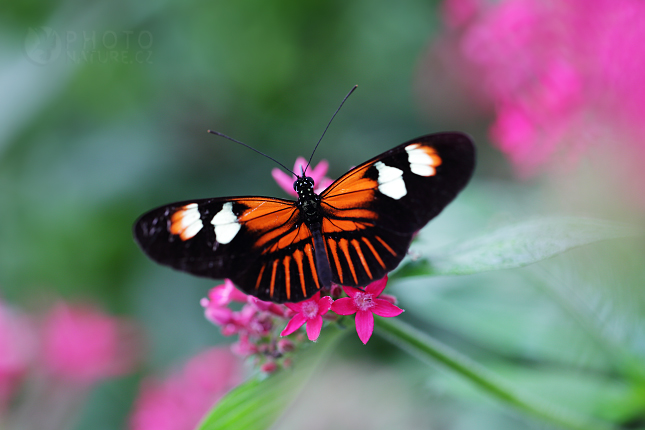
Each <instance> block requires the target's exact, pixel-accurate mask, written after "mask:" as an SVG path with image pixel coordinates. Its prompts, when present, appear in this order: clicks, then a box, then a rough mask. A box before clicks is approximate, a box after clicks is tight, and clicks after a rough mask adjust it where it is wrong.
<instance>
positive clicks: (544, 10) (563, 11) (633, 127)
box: [429, 0, 645, 180]
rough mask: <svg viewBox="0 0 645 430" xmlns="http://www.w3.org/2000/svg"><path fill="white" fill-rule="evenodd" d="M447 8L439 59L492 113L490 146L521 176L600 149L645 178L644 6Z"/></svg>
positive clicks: (598, 1)
mask: <svg viewBox="0 0 645 430" xmlns="http://www.w3.org/2000/svg"><path fill="white" fill-rule="evenodd" d="M443 11H444V19H445V21H446V22H447V23H448V30H447V31H446V33H445V35H444V37H443V39H442V40H441V41H440V43H439V45H437V46H436V48H437V49H436V50H435V51H433V52H434V53H435V54H436V55H438V56H439V59H438V60H439V62H441V63H443V65H442V67H443V68H444V69H446V70H447V73H448V74H449V75H450V76H451V78H453V79H455V80H456V81H457V83H458V84H459V85H460V87H465V88H466V89H467V91H468V92H469V93H470V95H471V100H473V99H475V100H479V101H482V102H484V104H485V105H486V106H488V107H489V108H490V109H492V110H493V114H494V121H493V125H492V127H491V130H490V135H491V139H492V141H493V142H494V144H495V145H496V146H497V147H498V148H499V149H500V150H501V151H502V152H504V153H505V154H506V155H507V156H508V157H509V159H510V160H511V162H512V163H513V165H514V167H515V168H516V171H517V173H518V174H519V175H521V176H529V175H532V174H534V173H536V172H537V171H539V170H540V169H541V168H542V167H543V166H549V165H552V164H553V163H552V160H553V158H554V157H555V156H558V155H564V160H565V161H566V160H570V159H572V158H575V157H577V156H579V154H580V153H581V149H588V148H590V147H592V146H593V147H598V146H599V145H601V144H609V145H612V146H611V147H610V148H611V149H612V150H613V151H612V153H615V154H622V155H623V156H624V160H623V164H624V165H625V167H626V168H627V169H631V171H633V172H636V171H638V172H641V174H642V168H641V165H642V162H643V159H645V145H643V143H642V142H643V139H642V136H644V135H645V103H644V102H643V100H645V79H643V76H644V75H645V50H643V49H642V41H643V40H645V2H643V1H642V0H594V1H591V2H590V1H587V0H499V1H497V0H495V1H493V0H445V1H444V7H443ZM430 63H431V62H429V64H430ZM435 63H436V61H435ZM430 72H431V71H430ZM430 79H432V80H435V81H436V80H437V77H435V76H431V77H430ZM439 79H440V78H439ZM618 145H620V147H616V146H618ZM604 167H605V166H604V165H603V168H604ZM623 170H625V169H623ZM626 175H627V173H626ZM642 178H643V180H645V175H643V176H642Z"/></svg>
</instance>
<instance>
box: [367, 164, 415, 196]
mask: <svg viewBox="0 0 645 430" xmlns="http://www.w3.org/2000/svg"><path fill="white" fill-rule="evenodd" d="M374 167H376V169H377V170H378V190H379V191H380V192H381V193H383V194H385V195H386V196H388V197H391V198H393V199H394V200H399V199H400V198H401V197H403V196H405V195H406V194H407V193H408V190H407V189H406V188H405V182H404V181H403V170H401V169H397V168H396V167H391V166H386V165H385V164H383V163H382V162H381V161H377V162H376V163H374Z"/></svg>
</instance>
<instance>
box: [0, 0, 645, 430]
mask: <svg viewBox="0 0 645 430" xmlns="http://www.w3.org/2000/svg"><path fill="white" fill-rule="evenodd" d="M438 4H439V2H438V1H421V0H408V1H405V2H389V1H382V0H379V1H366V0H357V1H353V2H343V1H338V0H326V1H320V0H313V1H308V2H302V1H293V0H278V1H261V0H241V1H236V2H224V1H184V2H172V1H166V0H155V1H148V2H126V1H123V0H117V1H110V2H107V1H96V2H81V1H78V0H72V1H65V0H60V1H54V2H37V1H22V2H6V1H5V2H3V5H2V12H1V13H0V44H1V45H0V288H2V297H3V298H4V299H5V300H7V301H8V302H10V303H12V304H15V305H17V306H21V307H23V308H25V309H28V310H32V309H38V308H39V306H42V305H43V304H44V303H48V302H51V301H52V300H55V299H56V298H61V297H62V298H64V299H67V300H70V301H78V300H90V301H93V302H97V303H100V304H101V306H103V307H104V308H105V309H106V310H108V311H109V312H111V313H113V314H117V315H124V316H128V317H130V318H132V319H134V320H135V321H136V322H137V323H139V324H140V325H141V326H142V327H143V329H144V331H145V334H146V355H145V360H144V365H143V369H142V370H141V371H140V372H139V373H138V374H137V375H134V376H130V377H126V378H121V379H119V380H116V381H110V382H106V383H104V384H102V385H101V386H99V387H98V388H97V389H95V390H94V391H93V392H92V396H91V398H90V399H89V402H88V404H87V405H86V406H85V407H84V409H83V411H82V413H81V417H80V419H79V420H78V424H77V426H76V429H77V430H81V429H92V430H100V429H112V428H122V427H124V426H125V424H124V422H125V421H126V420H127V416H128V413H129V411H130V408H131V402H132V400H133V398H134V397H135V395H136V392H137V389H138V381H139V378H140V377H141V376H142V375H144V374H146V373H148V372H163V371H165V370H166V369H168V368H169V367H171V366H173V365H176V364H178V363H180V362H182V361H183V360H185V359H186V358H188V357H190V356H191V355H193V354H195V353H197V352H198V351H200V350H201V349H203V348H204V347H206V346H208V345H212V344H215V343H220V342H225V341H226V340H225V339H224V338H222V337H221V336H220V335H219V333H218V332H217V329H216V328H215V327H213V326H212V325H210V324H209V323H208V322H207V321H206V320H205V319H204V318H203V316H202V309H201V307H200V306H199V299H200V298H201V297H203V296H204V295H205V293H206V292H207V290H208V288H209V287H211V286H213V285H214V283H213V282H212V281H209V280H203V279H197V278H194V277H191V276H189V275H185V274H180V273H176V272H173V271H171V270H169V269H166V268H163V267H160V266H157V265H155V264H153V263H152V262H150V261H149V260H147V259H146V258H145V257H144V255H143V254H142V253H141V252H140V251H139V250H138V248H137V247H136V245H135V244H134V242H133V240H132V236H131V227H132V224H133V222H134V221H135V219H136V218H137V217H138V216H139V215H140V214H142V213H143V212H144V211H146V210H149V209H151V208H153V207H156V206H158V205H161V204H164V203H169V202H172V201H177V200H186V199H194V198H206V197H215V196H227V195H268V196H280V197H284V195H283V192H282V191H281V190H280V189H279V188H278V186H277V185H276V184H275V183H274V182H273V180H272V179H271V178H270V171H271V169H272V168H273V167H275V166H274V164H273V163H272V162H271V161H270V160H267V159H265V158H263V157H260V156H259V155H257V154H254V153H253V152H251V151H249V150H247V149H244V148H242V147H240V146H239V145H235V144H233V143H231V142H228V141H226V140H224V139H221V138H218V137H215V136H212V135H209V134H207V133H206V130H207V129H214V130H218V131H220V132H222V133H225V134H227V135H229V136H232V137H235V138H236V139H239V140H242V141H243V142H246V143H248V144H250V145H252V146H254V147H256V148H257V149H259V150H261V151H263V152H266V153H268V154H270V155H271V156H273V157H274V158H276V159H278V160H280V161H281V162H282V163H284V164H285V165H287V166H291V165H292V163H293V161H295V158H296V156H299V155H302V156H308V155H309V154H310V152H311V150H312V148H313V145H314V144H315V142H316V141H317V139H318V138H319V136H320V134H321V133H322V131H323V129H324V127H325V125H326V124H327V122H328V120H329V118H330V117H331V115H332V113H333V112H334V110H335V109H336V107H337V106H338V104H339V103H340V101H341V100H342V98H343V96H344V95H345V94H346V93H347V92H348V91H349V90H350V89H351V87H352V86H353V85H355V84H358V85H359V88H358V90H357V91H356V92H355V93H354V95H353V96H352V97H351V98H350V99H349V100H348V102H347V103H346V104H345V106H344V107H343V109H342V111H341V112H340V114H339V115H338V116H337V118H336V119H335V121H334V123H333V124H332V126H331V127H330V129H329V131H328V133H327V135H326V137H325V139H324V140H323V143H322V144H321V146H320V148H319V149H318V152H317V153H316V157H315V160H320V159H323V158H324V159H327V160H329V162H330V165H331V168H330V173H329V174H328V176H330V177H332V178H335V177H338V176H339V175H340V174H342V173H343V172H345V171H346V170H347V169H348V168H349V167H351V166H353V165H356V164H359V163H360V162H362V161H364V160H365V159H367V158H370V157H372V156H374V155H375V154H378V153H380V152H382V151H385V150H387V149H389V148H391V147H393V146H395V145H397V144H399V143H402V142H404V141H406V140H408V139H411V138H413V137H416V136H418V135H422V134H426V133H430V132H434V131H445V130H448V129H458V130H462V131H465V132H467V133H470V134H471V135H473V136H474V137H475V140H476V141H477V143H478V152H479V154H478V155H479V160H478V168H477V173H476V177H475V180H474V182H473V183H472V184H471V185H470V186H469V187H468V189H467V190H466V191H465V192H464V193H463V194H462V195H461V196H460V197H459V199H458V200H457V201H456V202H455V203H454V204H453V205H451V206H450V207H449V208H448V209H447V210H446V211H445V212H444V213H443V214H442V215H441V216H440V217H439V218H438V219H437V220H436V221H434V222H433V223H431V225H430V226H429V227H428V229H427V237H430V242H432V243H433V244H435V245H440V244H444V243H449V242H452V241H456V240H462V239H466V238H468V237H470V236H471V235H472V234H476V233H478V232H481V231H483V230H484V229H486V228H491V227H494V226H497V225H503V224H505V223H506V222H508V221H509V220H514V219H518V218H523V217H529V216H534V215H540V214H545V213H547V214H548V213H553V212H559V211H564V212H568V211H570V210H572V208H573V210H580V211H587V210H588V211H591V210H593V211H592V212H591V213H592V214H600V215H606V214H607V213H612V212H616V211H612V210H610V209H607V205H606V201H605V204H603V205H600V204H598V201H597V199H596V197H597V196H595V195H594V189H593V187H589V188H585V187H581V188H579V189H576V190H577V193H578V192H579V194H576V195H577V196H578V198H577V199H575V201H572V200H571V199H568V198H567V196H566V195H565V196H564V197H563V193H564V192H566V190H565V191H563V190H562V188H561V187H560V185H557V184H556V185H554V183H553V182H555V181H553V182H552V181H550V180H549V179H545V178H541V179H537V180H534V181H532V182H522V183H520V182H517V181H515V180H514V179H513V178H512V175H511V174H510V168H509V167H508V165H507V163H506V161H505V160H504V158H503V157H502V156H501V155H500V154H499V153H497V151H495V150H493V149H491V148H490V147H489V145H488V143H487V141H486V138H485V136H486V133H485V130H486V126H487V122H486V116H485V114H481V112H479V111H478V110H477V109H476V108H474V107H471V106H470V104H469V103H468V101H467V100H466V101H465V102H464V101H463V100H461V101H460V103H456V102H455V101H454V100H453V99H452V98H451V96H450V93H449V92H446V91H445V88H441V86H442V85H444V83H443V82H441V81H438V82H437V83H436V84H433V83H432V82H427V81H424V82H423V85H424V86H426V87H427V86H428V85H430V86H432V85H436V86H437V88H431V89H430V90H429V92H428V91H427V89H426V91H425V92H422V91H420V87H421V84H420V82H421V81H423V76H422V75H423V71H422V69H421V64H422V63H423V61H424V59H425V58H426V55H427V50H428V48H429V46H430V44H431V43H432V40H433V37H435V36H436V34H437V33H438V31H439V30H440V28H441V25H440V22H439V19H438V17H437V14H438ZM428 93H434V94H438V95H440V96H441V97H439V96H438V97H439V98H437V99H435V100H427V99H425V98H424V97H425V96H424V95H423V94H428ZM455 104H457V105H458V106H459V107H460V109H458V110H455V108H454V105H455ZM314 162H315V161H314ZM559 178H560V179H561V177H559ZM586 179H587V176H586V175H585V172H584V171H583V172H582V173H579V174H577V176H576V177H575V178H573V179H571V181H570V182H569V183H570V184H571V185H570V189H574V188H575V187H577V186H578V185H579V184H581V183H584V181H585V180H586ZM574 184H578V185H574ZM585 196H591V197H590V198H589V199H586V198H585ZM599 208H600V209H599ZM428 235H429V236H428ZM634 249H636V250H637V252H633V251H634ZM641 257H642V249H641V247H640V246H637V245H634V244H631V245H630V246H626V245H624V244H622V245H621V244H609V245H607V244H604V245H597V246H592V247H589V248H585V249H583V250H578V251H574V252H572V253H569V254H567V255H566V256H565V257H562V258H558V259H556V260H555V261H550V262H548V263H545V264H544V265H542V266H541V267H540V268H538V269H523V270H515V271H506V272H503V273H493V274H485V275H477V276H468V277H460V278H441V279H437V280H436V281H435V282H434V283H433V284H432V285H428V283H427V281H424V282H422V283H420V282H415V281H406V282H401V283H399V284H397V285H395V286H394V287H393V290H392V291H390V292H391V293H393V294H396V295H397V296H398V297H399V299H400V301H401V303H400V304H401V307H403V308H405V309H406V310H408V312H406V314H405V317H406V318H407V320H408V321H410V322H412V323H414V324H415V325H417V326H419V327H421V328H423V329H424V330H426V331H428V332H429V333H431V334H432V335H434V336H436V337H438V338H440V339H442V340H443V341H445V342H446V343H449V344H451V345H453V346H454V347H455V348H457V349H460V350H462V351H464V352H466V353H468V354H469V355H471V356H473V357H474V358H476V359H478V360H480V361H481V362H482V363H484V364H486V365H487V366H489V367H493V368H495V369H496V370H498V371H499V372H500V373H503V374H506V376H508V377H509V378H511V380H513V381H514V382H516V383H517V384H518V385H519V386H522V387H523V388H525V389H527V390H529V391H534V392H536V393H538V394H540V395H545V396H549V397H553V396H556V397H555V398H556V400H562V402H564V403H565V404H566V403H567V402H569V404H568V406H571V407H573V408H577V409H578V410H581V411H583V412H593V411H595V412H597V408H602V407H603V405H602V404H606V402H607V400H606V396H614V397H616V398H621V399H622V398H624V397H621V396H624V395H625V387H623V386H622V385H621V384H619V383H618V382H616V380H615V379H614V378H612V374H611V370H607V369H606V367H607V366H606V361H605V360H604V358H603V355H602V354H601V353H598V345H597V343H594V339H593V336H588V335H587V332H585V329H584V325H580V324H578V323H577V322H576V319H575V318H571V315H570V314H569V313H567V309H566V308H567V306H568V305H562V303H561V301H560V302H559V300H560V299H558V298H556V299H554V297H553V296H554V294H555V295H556V296H557V295H558V294H559V293H562V294H564V295H567V292H568V291H571V289H577V292H576V294H574V295H573V296H574V303H577V304H580V305H581V307H583V308H585V309H586V310H589V309H596V308H602V306H601V305H599V303H600V302H602V301H603V300H605V299H604V297H605V296H604V294H605V293H606V292H607V288H606V286H607V285H612V289H611V292H610V294H609V295H610V296H611V297H612V298H613V300H612V302H611V306H607V307H606V308H605V311H606V312H605V314H603V320H602V324H601V326H602V327H603V330H604V329H606V328H607V327H613V328H614V329H615V330H616V331H618V332H619V333H618V334H616V335H615V336H616V337H615V340H616V341H617V342H620V341H622V340H625V339H628V340H629V342H628V343H629V344H630V346H633V347H634V348H635V349H636V350H639V349H640V350H641V352H642V350H643V349H645V348H644V347H643V343H642V340H643V337H642V333H641V332H642V328H638V327H639V323H640V322H642V315H643V296H642V293H639V292H638V291H637V289H636V287H635V286H637V285H640V283H641V282H642V279H643V276H642V269H641V268H640V265H639V261H640V258H641ZM589 267H592V268H593V270H589ZM572 268H573V269H572ZM575 268H579V269H580V270H576V269H575ZM545 285H547V286H548V285H550V286H551V287H553V288H550V287H545ZM555 285H557V287H554V286H555ZM559 288H562V290H558V289H559ZM554 291H556V292H555V293H554ZM563 291H564V293H563ZM581 297H584V300H583V299H581ZM566 303H569V304H570V302H566ZM612 315H619V316H620V317H621V318H622V320H623V321H622V322H618V323H616V324H617V325H616V324H614V322H615V321H616V320H614V319H612V318H613V317H612ZM612 324H613V325H612ZM581 327H582V328H581ZM323 335H324V332H323ZM612 336H613V335H612ZM354 337H355V336H348V338H347V339H346V340H345V342H344V343H343V345H342V346H341V348H340V351H339V352H338V353H337V354H336V355H335V357H334V359H333V360H332V362H331V364H329V365H328V366H326V368H325V369H324V371H323V372H321V374H320V375H319V377H318V378H317V379H315V380H314V381H313V382H312V385H311V390H310V391H309V394H307V393H306V394H305V395H304V397H303V399H302V400H301V402H300V403H299V404H298V406H296V407H294V408H292V409H291V410H290V412H289V413H288V415H287V417H286V418H285V420H284V421H283V422H282V423H281V424H280V426H279V427H281V428H294V429H295V428H302V427H301V425H302V424H303V422H306V421H308V420H310V419H311V416H312V415H311V414H316V416H317V417H318V418H317V420H320V421H321V422H322V424H320V427H315V428H331V427H332V426H334V427H335V428H394V427H395V428H436V429H440V428H445V429H470V430H477V429H507V428H508V429H517V428H543V427H539V425H538V424H535V423H532V422H530V421H528V420H527V419H526V418H525V417H522V416H519V415H517V414H516V413H514V412H512V411H509V410H506V409H504V408H502V407H500V406H498V405H497V404H495V403H494V402H491V401H490V400H487V399H485V398H483V397H482V396H480V395H477V394H476V392H475V391H474V390H472V389H470V388H469V387H468V386H467V385H465V384H463V383H462V382H461V381H459V380H458V379H457V378H455V377H452V376H450V375H447V374H446V373H445V372H443V371H442V370H441V369H439V368H434V367H428V366H426V365H425V364H422V363H418V362H416V361H414V360H413V359H411V358H409V357H407V356H406V355H404V354H403V353H400V352H398V351H396V350H394V348H393V347H392V346H390V345H389V344H387V343H385V342H384V341H382V340H381V341H379V339H377V338H374V339H373V341H370V344H369V345H368V346H367V347H363V346H362V345H360V344H359V343H358V340H357V339H355V338H354ZM538 369H539V370H541V371H542V372H541V373H539V374H537V373H536V371H537V370H538ZM536 375H539V377H538V376H536ZM545 375H546V376H545ZM347 381H351V383H350V384H349V385H350V386H351V387H352V388H351V389H349V388H347V389H344V388H343V384H348V382H347ZM621 390H622V391H621ZM601 392H602V393H603V395H604V396H605V397H600V398H599V399H596V398H595V397H594V396H599V395H600V393H601ZM341 393H342V395H341ZM558 396H559V397H558ZM339 414H340V415H342V416H344V417H347V421H344V422H343V423H340V422H339V421H338V420H337V418H335V417H337V416H338V415H339ZM326 415H328V417H327V418H325V416H326ZM310 428H311V427H310Z"/></svg>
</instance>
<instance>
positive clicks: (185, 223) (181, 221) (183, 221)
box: [170, 203, 204, 240]
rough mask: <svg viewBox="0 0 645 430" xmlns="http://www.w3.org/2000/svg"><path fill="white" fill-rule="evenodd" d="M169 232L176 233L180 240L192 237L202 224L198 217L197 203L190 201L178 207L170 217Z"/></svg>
mask: <svg viewBox="0 0 645 430" xmlns="http://www.w3.org/2000/svg"><path fill="white" fill-rule="evenodd" d="M170 222H171V225H170V233H172V234H178V235H179V237H180V238H181V240H188V239H191V238H192V237H194V236H195V235H196V234H197V233H199V231H200V230H201V229H202V227H203V226H204V225H203V224H202V220H201V219H200V214H199V209H198V207H197V203H190V204H188V205H186V206H183V207H181V208H180V209H178V210H177V211H176V212H175V213H174V214H172V217H171V218H170Z"/></svg>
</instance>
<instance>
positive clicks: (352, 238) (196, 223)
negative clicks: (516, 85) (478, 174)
mask: <svg viewBox="0 0 645 430" xmlns="http://www.w3.org/2000/svg"><path fill="white" fill-rule="evenodd" d="M474 167H475V147H474V144H473V142H472V140H471V139H470V137H468V136H467V135H465V134H462V133H458V132H448V133H437V134H429V135H425V136H421V137H418V138H416V139H412V140H410V141H408V142H405V143H403V144H401V145H399V146H396V147H394V148H392V149H390V150H389V151H386V152H384V153H382V154H380V155H377V156H376V157H374V158H372V159H371V160H368V161H366V162H364V163H363V164H361V165H359V166H357V167H354V168H353V169H351V170H350V171H348V172H347V173H345V174H344V175H343V176H341V177H340V178H339V179H337V180H336V181H335V182H333V183H332V184H331V185H330V186H329V187H327V188H326V189H325V190H324V191H322V192H321V193H320V194H316V193H315V192H314V181H313V179H311V178H310V177H308V176H306V174H305V173H304V172H303V173H302V175H296V177H297V178H296V180H295V182H294V190H295V191H296V192H297V193H298V200H297V201H292V200H284V199H278V198H271V197H255V196H251V197H223V198H211V199H203V200H186V201H183V202H178V203H172V204H169V205H164V206H161V207H158V208H156V209H153V210H151V211H149V212H147V213H145V214H144V215H142V216H141V217H140V218H139V219H138V220H137V221H136V223H135V225H134V237H135V240H136V242H137V243H138V244H139V246H140V247H141V249H142V250H143V251H144V253H145V254H147V255H148V257H150V258H151V259H152V260H154V261H156V262H157V263H160V264H162V265H165V266H170V267H172V268H174V269H178V270H181V271H184V272H188V273H191V274H193V275H197V276H202V277H207V278H214V279H222V278H230V279H231V280H232V281H233V283H234V284H235V285H236V286H237V287H238V288H239V289H241V290H242V291H244V292H245V293H247V294H250V295H252V296H255V297H257V298H258V299H261V300H265V301H272V302H275V303H283V302H299V301H302V300H305V299H307V298H309V297H311V296H313V295H314V294H316V292H318V291H319V290H321V289H328V288H329V287H330V286H331V284H332V283H335V284H339V285H345V286H353V287H360V286H365V285H367V284H369V283H370V282H372V281H375V280H377V279H381V278H382V277H383V276H385V275H386V274H387V273H388V272H390V271H391V270H393V269H394V268H396V267H397V265H398V264H399V263H400V262H401V260H402V259H403V258H404V257H405V255H406V253H407V251H408V248H409V247H410V243H411V242H412V239H413V238H414V236H415V234H416V233H417V232H418V231H419V230H420V229H421V228H422V227H423V226H425V225H426V224H427V223H428V221H430V220H431V219H432V218H434V217H435V216H437V215H438V214H439V213H440V212H441V211H442V210H443V208H445V207H446V205H448V204H449V203H450V202H451V201H452V200H453V199H454V198H455V197H456V196H457V194H458V193H459V192H460V191H461V190H462V189H463V188H464V187H465V186H466V184H467V183H468V181H469V180H470V177H471V176H472V173H473V170H474Z"/></svg>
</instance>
